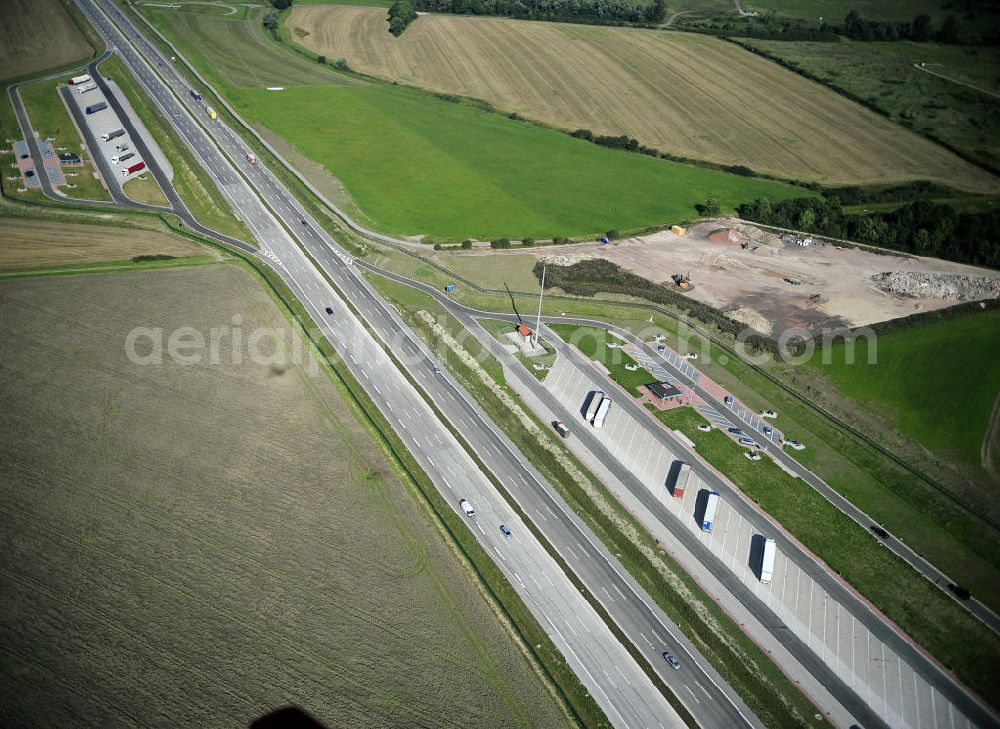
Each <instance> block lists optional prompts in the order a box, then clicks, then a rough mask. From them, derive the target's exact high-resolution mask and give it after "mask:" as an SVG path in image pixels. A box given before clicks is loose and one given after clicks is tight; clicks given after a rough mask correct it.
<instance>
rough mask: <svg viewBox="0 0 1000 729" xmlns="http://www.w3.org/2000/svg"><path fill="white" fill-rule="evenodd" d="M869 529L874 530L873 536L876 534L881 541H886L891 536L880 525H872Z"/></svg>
mask: <svg viewBox="0 0 1000 729" xmlns="http://www.w3.org/2000/svg"><path fill="white" fill-rule="evenodd" d="M868 528H869V529H871V530H872V534H874V535H875V536H876V537H878V538H879V539H885V538H886V537H888V536H889V532H887V531H886V530H885V529H883V528H882V527H880V526H879V525H878V524H872V525H871V526H870V527H868Z"/></svg>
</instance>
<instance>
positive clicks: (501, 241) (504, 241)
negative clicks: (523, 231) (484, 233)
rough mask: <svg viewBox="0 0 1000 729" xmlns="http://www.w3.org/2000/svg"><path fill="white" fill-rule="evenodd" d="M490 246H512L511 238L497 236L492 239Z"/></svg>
mask: <svg viewBox="0 0 1000 729" xmlns="http://www.w3.org/2000/svg"><path fill="white" fill-rule="evenodd" d="M490 248H510V238H497V239H496V240H491V241H490Z"/></svg>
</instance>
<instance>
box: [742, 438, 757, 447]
mask: <svg viewBox="0 0 1000 729" xmlns="http://www.w3.org/2000/svg"><path fill="white" fill-rule="evenodd" d="M740 445H744V446H747V447H748V448H760V446H759V445H757V442H756V441H755V440H754V439H753V438H747V437H746V436H745V435H744V436H743V437H742V438H740Z"/></svg>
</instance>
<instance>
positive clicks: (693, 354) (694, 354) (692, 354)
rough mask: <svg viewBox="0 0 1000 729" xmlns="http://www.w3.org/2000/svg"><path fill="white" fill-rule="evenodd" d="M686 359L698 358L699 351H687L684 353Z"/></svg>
mask: <svg viewBox="0 0 1000 729" xmlns="http://www.w3.org/2000/svg"><path fill="white" fill-rule="evenodd" d="M684 359H698V353H697V352H685V353H684Z"/></svg>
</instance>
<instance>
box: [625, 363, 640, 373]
mask: <svg viewBox="0 0 1000 729" xmlns="http://www.w3.org/2000/svg"><path fill="white" fill-rule="evenodd" d="M625 369H626V370H628V371H629V372H635V371H636V370H638V369H639V365H636V364H627V365H625Z"/></svg>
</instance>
